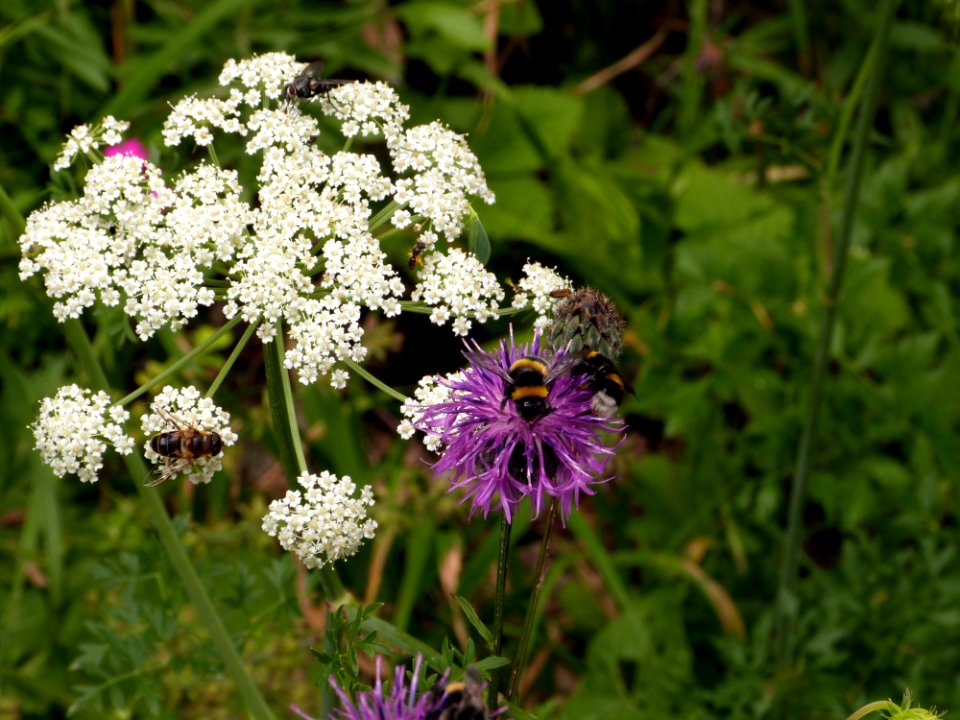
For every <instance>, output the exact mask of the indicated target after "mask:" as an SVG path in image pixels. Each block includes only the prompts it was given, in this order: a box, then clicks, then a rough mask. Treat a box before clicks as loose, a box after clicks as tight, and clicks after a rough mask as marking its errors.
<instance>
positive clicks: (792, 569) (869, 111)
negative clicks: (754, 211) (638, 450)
mask: <svg viewBox="0 0 960 720" xmlns="http://www.w3.org/2000/svg"><path fill="white" fill-rule="evenodd" d="M895 5H896V0H885V2H884V4H883V7H882V8H881V10H880V27H879V30H878V32H877V41H876V42H877V44H876V51H875V52H871V53H870V54H869V55H868V61H870V62H872V64H873V67H872V68H871V72H870V78H869V83H868V85H867V88H866V93H865V95H864V98H863V104H862V105H861V107H860V115H859V117H858V118H857V127H856V133H855V136H854V139H853V151H852V154H851V158H850V172H849V174H848V177H847V185H846V188H845V190H844V198H843V206H842V208H841V214H840V221H839V227H838V232H837V242H836V245H835V247H834V254H833V267H832V269H831V273H830V279H829V282H828V284H827V288H826V296H825V297H824V301H823V316H822V318H821V321H820V335H819V339H818V343H817V349H816V355H815V357H814V364H813V377H812V379H811V387H810V399H809V404H808V406H807V415H806V419H805V422H804V426H803V433H802V435H801V438H800V445H799V447H798V448H797V464H796V469H795V471H794V477H793V485H792V487H791V492H790V506H789V515H788V519H787V533H786V534H787V537H786V545H785V548H784V553H783V561H782V564H781V566H780V580H779V587H778V597H777V605H776V623H775V629H776V632H777V644H778V646H777V658H778V661H779V664H780V667H787V666H788V665H789V664H790V662H791V659H792V655H793V649H794V648H793V645H794V636H795V633H796V616H797V609H796V597H795V594H796V586H797V563H798V555H799V547H800V530H801V522H800V516H801V510H802V509H803V503H804V498H805V496H806V486H807V478H808V477H809V475H810V457H811V454H812V450H813V440H814V437H815V436H816V433H817V426H818V421H819V414H820V403H821V399H822V396H823V383H824V378H825V376H826V367H827V361H828V359H829V356H830V344H831V340H832V338H833V326H834V322H835V320H836V315H837V308H838V305H839V300H840V291H841V289H842V287H843V276H844V270H845V269H846V260H847V254H848V250H849V247H850V236H851V229H852V227H853V218H854V214H855V212H856V209H857V200H858V198H859V193H860V178H861V173H862V170H863V159H864V153H865V150H866V146H867V141H868V139H869V135H870V128H871V124H872V122H873V116H874V112H875V109H876V106H877V96H878V94H879V88H880V82H881V80H882V78H883V63H884V60H885V58H886V54H887V41H888V38H889V35H890V26H891V24H892V22H893V15H894V8H895Z"/></svg>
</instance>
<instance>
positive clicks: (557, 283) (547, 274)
mask: <svg viewBox="0 0 960 720" xmlns="http://www.w3.org/2000/svg"><path fill="white" fill-rule="evenodd" d="M571 289H573V284H572V283H571V282H570V280H569V279H568V278H565V277H563V276H562V275H560V274H559V273H558V272H557V271H556V270H554V269H553V268H548V267H544V266H543V265H541V264H540V263H538V262H530V260H529V259H528V260H527V262H526V264H525V265H524V266H523V277H522V278H520V281H519V282H518V283H517V285H516V288H515V294H514V296H513V302H512V303H511V305H513V307H515V308H519V309H523V308H529V307H532V308H533V310H534V312H536V313H537V315H538V316H539V317H538V318H537V319H536V321H534V323H533V325H534V327H536V328H539V329H541V330H543V329H545V328H546V327H547V325H549V324H550V322H551V315H552V313H553V308H554V305H556V298H554V297H553V296H552V295H551V293H553V292H556V291H557V290H571Z"/></svg>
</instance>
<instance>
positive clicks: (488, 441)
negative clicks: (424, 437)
mask: <svg viewBox="0 0 960 720" xmlns="http://www.w3.org/2000/svg"><path fill="white" fill-rule="evenodd" d="M464 354H465V356H466V357H467V360H468V361H469V365H468V366H467V368H465V369H464V370H463V371H462V372H460V373H458V374H457V375H454V376H452V377H449V378H446V379H441V380H440V381H439V385H440V386H442V387H444V388H446V389H447V390H448V393H447V399H445V400H443V401H440V402H436V403H434V404H431V405H428V406H426V407H425V408H423V413H422V415H421V417H420V418H419V420H418V421H417V422H416V423H414V424H415V425H416V426H417V427H418V428H419V429H420V430H422V431H424V432H425V433H427V434H428V435H430V436H433V437H435V438H437V439H438V440H439V443H440V445H441V446H442V448H443V455H442V457H441V458H440V459H439V460H438V461H437V462H436V463H435V464H434V466H433V468H434V471H435V472H437V473H438V474H440V473H445V472H448V471H450V472H452V473H453V479H452V481H451V490H454V489H463V490H466V491H467V495H466V498H472V501H473V502H472V507H471V511H472V512H477V511H481V512H482V513H483V514H484V516H486V515H487V514H489V512H490V511H491V509H494V508H495V507H497V506H498V505H499V507H500V508H501V509H502V510H503V512H504V514H505V516H506V518H507V520H508V521H512V518H513V515H514V513H515V512H516V510H517V507H518V506H519V505H520V503H521V502H522V501H523V499H524V498H529V499H530V503H531V507H532V509H533V512H534V515H539V513H540V510H541V509H542V507H543V502H544V498H545V497H549V498H556V499H557V500H558V502H559V506H560V512H561V516H562V517H563V518H564V520H565V519H566V517H567V516H568V515H569V514H570V511H571V509H572V508H574V507H576V506H578V505H579V502H580V495H581V493H584V494H587V495H592V494H593V493H594V492H595V490H594V486H595V485H597V484H599V483H603V482H606V481H607V480H609V479H610V478H609V477H607V476H606V471H607V465H608V464H609V462H610V459H611V458H612V457H613V455H614V453H615V451H616V448H617V445H618V444H619V440H618V441H617V442H614V443H613V444H612V445H611V444H608V443H607V442H605V441H604V439H603V434H604V433H611V434H615V435H617V436H618V437H619V435H620V434H621V433H622V430H623V425H622V422H621V421H620V420H619V419H611V418H609V417H604V416H601V415H597V414H596V413H595V412H594V410H593V407H592V400H593V395H594V392H593V390H592V389H591V388H590V383H589V382H585V380H584V377H583V376H582V375H580V374H579V373H575V372H572V370H573V369H574V368H575V367H576V365H577V364H578V363H579V362H580V356H579V355H571V354H569V353H568V352H567V350H566V349H559V350H557V351H556V352H554V353H553V354H552V355H550V354H549V353H548V352H547V351H546V350H545V348H544V347H543V346H542V344H541V339H540V336H539V334H538V335H536V336H535V337H534V340H533V342H531V343H520V344H517V343H515V341H514V339H513V337H512V335H511V337H510V338H509V340H504V341H502V342H501V345H500V348H499V349H497V350H495V351H493V352H487V351H485V350H483V349H481V348H480V347H479V346H478V345H477V344H476V343H474V344H473V346H472V347H470V346H468V351H467V352H465V353H464Z"/></svg>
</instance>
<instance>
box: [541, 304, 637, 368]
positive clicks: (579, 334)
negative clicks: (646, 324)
mask: <svg viewBox="0 0 960 720" xmlns="http://www.w3.org/2000/svg"><path fill="white" fill-rule="evenodd" d="M553 296H554V297H557V298H559V300H558V301H557V304H556V306H555V307H554V310H553V317H554V320H553V323H552V324H551V325H550V327H549V328H548V329H547V341H548V343H549V345H550V347H552V348H553V349H554V350H557V349H559V348H562V347H566V348H567V349H568V352H570V353H572V354H576V353H581V352H583V351H585V350H596V351H597V352H599V353H600V354H601V355H605V356H606V357H608V358H610V359H611V360H616V359H617V358H619V357H620V351H621V350H622V349H623V327H624V322H623V316H622V315H620V311H619V310H617V308H616V306H615V305H614V304H613V303H612V302H611V301H610V298H608V297H607V296H606V295H604V294H603V293H602V292H600V291H599V290H594V289H593V288H580V289H579V290H574V291H570V290H557V291H556V292H555V293H553Z"/></svg>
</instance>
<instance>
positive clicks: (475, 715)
mask: <svg viewBox="0 0 960 720" xmlns="http://www.w3.org/2000/svg"><path fill="white" fill-rule="evenodd" d="M431 692H432V693H434V694H436V695H439V696H440V702H439V704H438V705H437V706H436V707H435V708H433V709H432V710H430V711H429V712H427V718H426V720H487V718H489V717H490V716H489V714H487V706H486V704H484V702H483V678H482V677H480V673H479V672H477V669H476V668H473V667H471V668H467V672H466V675H465V676H464V678H463V681H462V682H452V683H446V684H444V685H443V686H442V687H434V688H433V690H432V691H431Z"/></svg>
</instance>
